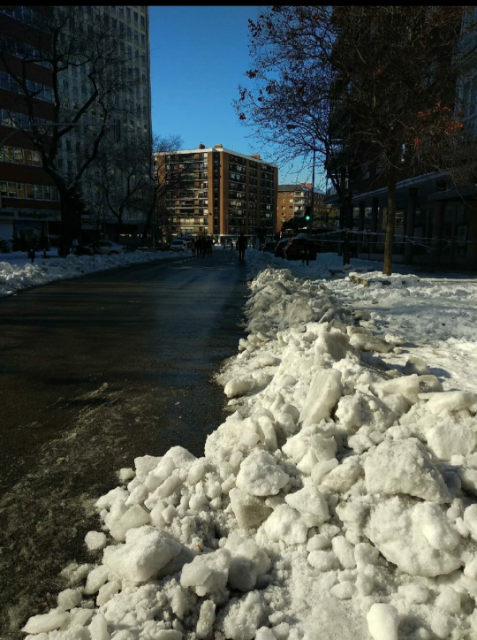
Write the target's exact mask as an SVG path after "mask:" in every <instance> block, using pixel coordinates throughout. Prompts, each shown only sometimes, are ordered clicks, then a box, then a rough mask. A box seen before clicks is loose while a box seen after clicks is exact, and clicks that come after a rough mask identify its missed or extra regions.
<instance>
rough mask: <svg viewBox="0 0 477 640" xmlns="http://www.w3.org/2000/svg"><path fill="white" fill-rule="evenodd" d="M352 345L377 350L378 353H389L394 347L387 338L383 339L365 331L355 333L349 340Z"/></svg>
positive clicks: (361, 348) (363, 349)
mask: <svg viewBox="0 0 477 640" xmlns="http://www.w3.org/2000/svg"><path fill="white" fill-rule="evenodd" d="M349 343H350V345H351V346H352V347H354V348H355V349H359V350H360V351H377V352H378V353H388V352H389V351H391V350H392V349H393V348H394V345H392V344H389V343H388V342H386V340H382V339H381V338H378V337H377V336H373V335H367V334H365V333H353V335H352V336H351V338H350V341H349Z"/></svg>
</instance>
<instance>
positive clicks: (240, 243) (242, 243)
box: [237, 231, 247, 264]
mask: <svg viewBox="0 0 477 640" xmlns="http://www.w3.org/2000/svg"><path fill="white" fill-rule="evenodd" d="M246 248H247V238H246V237H245V236H244V235H243V231H242V232H241V233H240V236H239V239H238V240H237V249H238V252H239V264H245V249H246Z"/></svg>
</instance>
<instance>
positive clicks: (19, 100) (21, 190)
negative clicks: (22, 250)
mask: <svg viewBox="0 0 477 640" xmlns="http://www.w3.org/2000/svg"><path fill="white" fill-rule="evenodd" d="M49 10H50V8H49V7H43V6H36V7H25V6H15V7H0V38H2V40H3V41H4V42H6V43H7V44H8V45H9V47H8V48H9V51H10V53H9V54H8V56H7V64H8V65H10V66H11V68H12V69H13V70H14V71H15V72H18V73H21V62H20V59H21V58H22V57H23V56H24V55H31V54H32V53H34V50H35V49H36V48H37V46H38V42H39V39H40V38H41V36H42V30H43V29H44V27H45V24H46V20H48V12H49ZM13 34H14V35H15V38H13V37H12V35H13ZM43 35H44V34H43ZM43 40H44V38H43ZM42 46H44V41H43V44H42ZM25 68H26V74H27V80H28V81H29V82H30V83H31V87H32V90H35V91H38V92H39V93H38V97H37V98H36V99H35V100H34V109H35V117H36V118H38V122H41V121H42V120H44V121H47V120H50V119H51V118H52V112H53V92H52V89H51V87H52V78H51V70H50V69H49V68H48V67H47V66H45V65H40V64H27V65H26V66H25ZM17 91H18V90H17V88H16V86H15V83H14V82H13V81H12V80H11V79H10V78H9V75H8V74H7V73H6V71H5V68H4V67H3V66H2V62H1V61H0V239H4V240H11V239H12V237H13V236H17V237H18V238H23V239H24V240H26V241H29V240H31V239H33V238H34V237H35V238H40V237H41V236H42V235H45V234H48V233H56V232H57V231H58V226H59V220H60V204H59V198H58V192H57V189H56V187H55V185H54V182H53V180H52V179H51V178H50V176H48V174H47V173H46V172H45V171H43V169H42V167H41V160H40V155H39V153H38V152H37V151H35V149H34V146H33V144H32V143H31V142H30V140H29V139H28V137H27V136H26V135H25V134H24V133H22V132H21V131H16V130H15V129H16V126H15V123H17V124H18V123H20V124H21V125H23V124H27V123H28V116H27V113H28V109H27V107H26V104H25V101H24V99H23V97H22V96H21V95H19V93H18V92H17Z"/></svg>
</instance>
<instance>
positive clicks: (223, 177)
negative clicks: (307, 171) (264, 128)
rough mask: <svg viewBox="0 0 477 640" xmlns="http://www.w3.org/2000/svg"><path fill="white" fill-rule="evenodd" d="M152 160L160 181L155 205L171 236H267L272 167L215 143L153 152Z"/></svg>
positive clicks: (273, 195) (273, 203)
mask: <svg viewBox="0 0 477 640" xmlns="http://www.w3.org/2000/svg"><path fill="white" fill-rule="evenodd" d="M155 160H156V163H157V168H158V175H159V180H160V181H162V182H163V184H164V185H165V190H164V193H163V194H161V200H160V202H159V203H158V207H159V211H163V212H164V215H165V218H167V223H168V231H169V232H170V233H172V235H180V234H182V235H185V234H192V235H196V234H199V233H208V234H210V235H213V236H215V237H216V238H218V239H220V242H222V243H226V242H227V241H228V240H229V239H235V238H237V237H238V236H239V235H240V233H242V232H243V233H244V234H245V235H246V236H248V237H250V238H252V237H255V236H257V235H261V236H268V237H272V236H273V234H274V230H275V216H276V209H277V193H278V167H277V166H276V165H274V164H271V163H269V162H265V161H264V160H262V159H261V158H260V155H258V154H257V155H251V156H247V155H244V154H241V153H237V152H235V151H231V150H229V149H225V148H224V147H223V145H221V144H217V145H215V147H213V148H206V147H205V145H199V147H198V148H197V149H189V150H186V151H175V152H171V153H169V152H163V153H158V154H156V155H155ZM257 230H261V231H259V232H257Z"/></svg>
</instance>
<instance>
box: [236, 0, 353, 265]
mask: <svg viewBox="0 0 477 640" xmlns="http://www.w3.org/2000/svg"><path fill="white" fill-rule="evenodd" d="M332 13H333V9H332V7H316V6H310V7H306V6H299V7H297V6H275V7H273V8H271V9H270V10H267V11H265V12H264V13H263V14H261V15H260V16H259V19H258V20H257V21H256V22H253V21H251V20H250V21H249V26H250V43H251V44H250V51H251V56H252V58H253V61H254V68H252V69H249V70H248V71H247V72H246V74H245V75H246V76H247V77H248V79H249V81H250V82H249V87H243V86H240V87H239V92H240V97H239V99H238V100H236V101H235V103H234V104H235V108H236V111H237V115H238V116H239V119H240V120H241V121H242V122H243V123H244V124H245V125H246V126H248V127H250V128H251V130H252V136H253V137H254V139H256V140H257V141H259V142H260V143H261V144H263V145H265V146H267V147H268V148H269V153H270V154H271V156H272V157H273V158H274V159H275V161H276V162H278V163H287V162H291V161H293V160H296V159H298V158H300V159H302V162H303V164H302V167H304V166H308V168H310V166H311V159H312V157H313V154H315V155H316V160H317V163H318V164H320V163H321V164H322V165H323V166H328V165H329V164H330V160H331V158H336V156H337V154H338V152H342V150H343V135H342V133H343V131H342V129H343V125H342V124H341V126H340V129H339V130H338V129H337V127H336V126H334V127H330V120H331V114H332V113H333V110H334V108H335V103H336V92H337V85H336V77H337V73H336V72H335V71H334V70H333V68H332V66H331V63H330V59H331V54H332V48H333V43H334V41H335V38H336V33H335V29H334V26H333V23H332ZM350 153H351V149H348V150H347V155H350ZM330 178H331V181H332V183H333V185H334V187H335V189H336V191H337V193H338V195H339V197H340V199H341V201H342V204H343V210H344V213H345V216H344V219H343V220H342V221H341V224H342V226H350V220H351V219H352V205H351V191H350V189H349V180H348V179H347V178H346V176H342V175H341V174H340V173H339V172H336V171H333V172H330ZM343 178H346V179H343ZM345 261H349V251H348V252H345Z"/></svg>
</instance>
